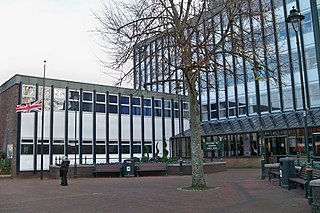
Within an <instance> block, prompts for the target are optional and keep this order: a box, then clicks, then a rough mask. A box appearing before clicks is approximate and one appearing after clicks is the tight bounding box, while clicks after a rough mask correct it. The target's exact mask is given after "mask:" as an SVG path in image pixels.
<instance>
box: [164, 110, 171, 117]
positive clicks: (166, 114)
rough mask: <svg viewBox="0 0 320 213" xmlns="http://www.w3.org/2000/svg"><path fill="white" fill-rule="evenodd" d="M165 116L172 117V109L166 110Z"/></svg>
mask: <svg viewBox="0 0 320 213" xmlns="http://www.w3.org/2000/svg"><path fill="white" fill-rule="evenodd" d="M164 117H171V110H170V109H165V110H164Z"/></svg>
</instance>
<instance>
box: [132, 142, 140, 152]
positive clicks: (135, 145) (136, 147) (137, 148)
mask: <svg viewBox="0 0 320 213" xmlns="http://www.w3.org/2000/svg"><path fill="white" fill-rule="evenodd" d="M132 152H133V153H134V154H140V153H141V144H140V143H134V144H133V150H132Z"/></svg>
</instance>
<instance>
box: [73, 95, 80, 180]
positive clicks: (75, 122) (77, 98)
mask: <svg viewBox="0 0 320 213" xmlns="http://www.w3.org/2000/svg"><path fill="white" fill-rule="evenodd" d="M73 98H74V103H75V104H74V170H73V178H74V179H77V178H78V171H77V111H78V100H79V94H78V91H75V93H74V97H73Z"/></svg>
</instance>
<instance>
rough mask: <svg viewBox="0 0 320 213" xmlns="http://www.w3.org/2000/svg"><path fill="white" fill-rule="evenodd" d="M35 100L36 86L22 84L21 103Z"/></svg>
mask: <svg viewBox="0 0 320 213" xmlns="http://www.w3.org/2000/svg"><path fill="white" fill-rule="evenodd" d="M34 101H36V86H33V85H22V103H31V102H34Z"/></svg>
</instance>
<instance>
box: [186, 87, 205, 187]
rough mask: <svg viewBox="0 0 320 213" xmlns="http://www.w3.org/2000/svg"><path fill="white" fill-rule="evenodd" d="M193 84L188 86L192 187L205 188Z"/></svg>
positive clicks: (197, 110)
mask: <svg viewBox="0 0 320 213" xmlns="http://www.w3.org/2000/svg"><path fill="white" fill-rule="evenodd" d="M189 83H190V82H189ZM193 84H194V85H189V88H188V89H189V104H190V130H191V156H192V159H191V162H192V187H193V188H205V187H207V185H206V181H205V178H204V170H203V151H202V149H201V132H200V129H201V128H200V108H199V104H198V101H197V92H196V90H195V88H196V86H195V84H196V82H193ZM190 88H191V89H190Z"/></svg>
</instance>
